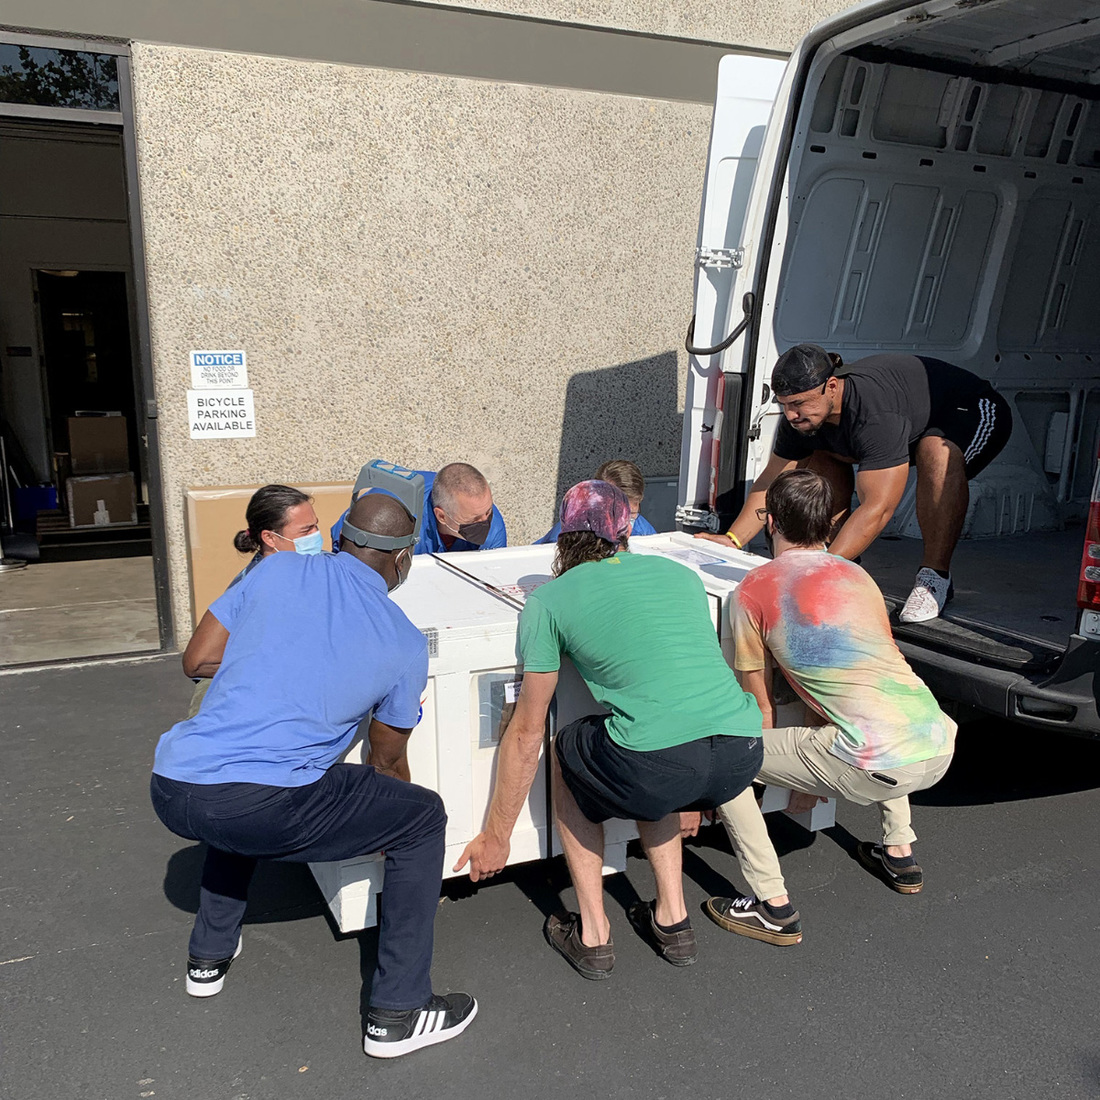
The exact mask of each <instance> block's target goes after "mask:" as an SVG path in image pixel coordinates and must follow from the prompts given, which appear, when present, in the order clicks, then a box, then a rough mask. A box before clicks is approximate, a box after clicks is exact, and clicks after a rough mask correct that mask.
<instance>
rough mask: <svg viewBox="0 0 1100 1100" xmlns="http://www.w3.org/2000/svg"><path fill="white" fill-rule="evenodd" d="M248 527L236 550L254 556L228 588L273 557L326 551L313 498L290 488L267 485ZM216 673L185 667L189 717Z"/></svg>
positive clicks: (252, 506) (248, 514) (253, 503)
mask: <svg viewBox="0 0 1100 1100" xmlns="http://www.w3.org/2000/svg"><path fill="white" fill-rule="evenodd" d="M244 517H245V523H246V524H247V526H246V527H245V529H244V530H243V531H238V532H237V534H236V535H235V536H234V538H233V548H234V549H235V550H236V551H237V553H239V554H251V555H252V557H251V558H250V559H249V560H248V563H247V564H246V565H245V567H244V568H243V569H242V570H241V571H240V572H239V573H237V575H236V576H235V577H234V578H233V579H232V580H231V581H230V582H229V584H228V585H226V588H227V589H229V588H232V587H233V586H234V585H235V584H240V583H241V581H243V580H244V579H245V577H247V576H248V574H249V573H251V572H252V570H253V569H255V568H256V566H257V565H259V564H260V562H262V561H263V560H264V558H267V557H270V556H271V555H272V554H278V553H280V552H282V553H295V554H319V553H321V551H322V550H323V549H324V542H323V539H324V536H323V535H322V534H321V529H320V527H319V526H318V525H317V513H316V512H315V511H314V510H313V498H312V497H309V496H307V495H306V494H305V493H303V492H302V491H301V490H300V489H295V488H293V487H292V486H290V485H264V486H262V487H261V488H259V489H257V490H256V491H255V492H254V493H253V494H252V497H251V499H250V500H249V502H248V508H247V509H246V511H245V514H244ZM215 671H217V670H216V669H214V668H207V669H205V670H204V674H203V675H201V676H198V675H195V674H194V673H193V672H192V671H191V670H190V669H188V667H187V665H186V663H185V664H184V672H185V673H186V674H187V675H188V676H190V677H191V678H192V679H193V680H194V681H195V690H194V691H193V692H192V693H191V704H190V706H189V707H188V708H187V717H188V718H194V717H195V715H196V714H198V712H199V707H201V706H202V701H203V699H205V698H206V693H207V691H208V690H209V688H210V681H211V678H212V677H213V675H214V673H215Z"/></svg>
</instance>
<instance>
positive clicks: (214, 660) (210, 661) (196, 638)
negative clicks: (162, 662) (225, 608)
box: [183, 611, 229, 677]
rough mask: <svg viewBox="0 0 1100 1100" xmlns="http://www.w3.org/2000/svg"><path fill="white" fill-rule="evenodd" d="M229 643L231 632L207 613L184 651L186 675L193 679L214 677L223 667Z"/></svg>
mask: <svg viewBox="0 0 1100 1100" xmlns="http://www.w3.org/2000/svg"><path fill="white" fill-rule="evenodd" d="M228 641H229V631H228V630H226V629H225V627H224V626H222V624H221V623H220V622H218V620H217V619H216V618H214V616H213V615H212V614H211V613H210V612H209V611H207V612H206V614H205V615H203V617H202V618H201V619H200V620H199V625H198V626H197V627H196V628H195V633H194V634H192V635H191V641H189V642H188V643H187V648H186V649H185V650H184V651H183V671H184V674H185V675H187V676H191V677H196V676H205V677H210V676H213V675H214V673H215V672H217V671H218V669H219V668H220V667H221V663H222V657H223V656H224V655H225V643H226V642H228Z"/></svg>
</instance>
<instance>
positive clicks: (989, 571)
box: [862, 526, 1085, 649]
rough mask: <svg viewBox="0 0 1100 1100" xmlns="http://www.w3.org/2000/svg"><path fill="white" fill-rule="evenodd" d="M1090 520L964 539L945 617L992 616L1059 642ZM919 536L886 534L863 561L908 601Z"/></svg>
mask: <svg viewBox="0 0 1100 1100" xmlns="http://www.w3.org/2000/svg"><path fill="white" fill-rule="evenodd" d="M1084 537H1085V535H1084V528H1083V527H1081V526H1074V527H1071V528H1070V529H1068V530H1066V531H1055V532H1050V531H1044V532H1038V533H1036V534H1030V535H1012V536H1009V537H1006V538H999V539H964V540H963V541H962V542H960V543H959V546H958V549H957V550H956V551H955V558H954V561H953V562H952V563H951V575H952V579H953V581H954V584H955V598H954V599H953V600H952V601H951V602H950V603H949V604H948V605H947V611H946V614H947V617H948V618H952V617H954V616H959V617H960V618H963V619H969V620H972V621H976V622H982V623H989V624H990V625H992V626H996V627H999V628H1000V629H1002V630H1008V631H1013V632H1015V633H1017V634H1023V635H1026V636H1027V637H1029V638H1035V639H1037V640H1039V641H1043V642H1046V643H1048V644H1050V645H1053V646H1057V647H1058V648H1059V649H1061V648H1062V647H1063V646H1065V644H1066V639H1067V638H1068V636H1069V635H1070V633H1071V632H1072V631H1073V629H1074V627H1075V625H1076V622H1077V572H1078V569H1079V568H1080V564H1081V545H1082V542H1083V540H1084ZM921 550H922V545H921V542H920V541H919V540H918V539H901V538H881V539H879V540H878V541H877V542H875V543H874V544H873V545H872V546H871V547H870V548H869V549H867V550H865V551H864V553H863V561H862V565H863V567H864V568H865V569H866V570H867V572H868V573H870V574H871V576H872V577H874V578H875V580H876V581H877V582H878V585H879V587H880V588H881V589H882V591H883V593H884V594H885V595H886V596H889V597H892V598H894V599H895V600H897V601H898V602H899V603H900V602H904V601H905V599H906V597H907V596H908V595H909V592H910V590H911V589H912V587H913V578H914V576H915V575H916V572H917V570H918V569H919V568H920V562H921Z"/></svg>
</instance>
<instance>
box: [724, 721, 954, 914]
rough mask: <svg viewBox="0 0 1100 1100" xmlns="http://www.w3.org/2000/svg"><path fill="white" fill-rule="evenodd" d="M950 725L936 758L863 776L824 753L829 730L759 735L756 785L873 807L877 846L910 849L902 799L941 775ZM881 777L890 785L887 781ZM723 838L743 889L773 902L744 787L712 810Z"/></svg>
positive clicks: (777, 892) (769, 859) (773, 869)
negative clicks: (877, 815) (877, 820)
mask: <svg viewBox="0 0 1100 1100" xmlns="http://www.w3.org/2000/svg"><path fill="white" fill-rule="evenodd" d="M946 721H947V722H948V723H950V726H949V728H950V731H951V732H950V741H949V743H948V744H949V751H948V752H947V753H946V754H945V755H943V756H936V757H933V758H932V759H931V760H923V761H921V762H920V763H919V764H906V765H905V766H904V767H901V768H875V769H873V770H872V771H864V770H863V769H862V768H857V767H855V766H854V765H852V764H848V763H846V762H845V761H843V760H841V759H840V758H839V757H837V756H833V754H832V753H831V752H830V751H829V747H830V746H831V745H832V743H833V740H834V739H835V738H836V736H837V735H838V733H839V730H838V729H837V728H836V726H791V727H790V728H788V729H777V730H764V764H763V766H762V767H761V769H760V774H759V775H758V776H757V780H758V781H759V782H761V783H770V784H774V785H775V786H777V787H789V788H790V789H791V790H792V791H802V792H804V793H805V794H816V795H820V796H821V797H823V798H845V799H847V800H848V801H849V802H855V803H856V804H857V805H860V806H868V805H870V804H871V803H872V802H875V803H877V804H878V807H879V813H880V814H881V815H882V842H883V844H898V845H900V844H912V843H913V841H914V840H916V839H917V834H916V833H914V832H913V827H912V825H911V823H910V813H909V797H908V796H909V795H910V794H912V793H913V792H914V791H923V790H925V789H926V788H927V787H931V786H933V785H934V784H936V783H938V782H939V780H940V779H942V778H943V774H944V772H946V771H947V767H948V765H949V764H950V763H951V757H952V755H953V754H954V751H955V731H956V726H955V723H954V722H952V721H951V719H949V718H948V719H946ZM876 775H880V776H886V777H888V779H893V780H895V784H894V785H892V784H890V783H889V782H888V781H887V780H885V779H876V778H875V776H876ZM718 816H719V817H720V818H721V820H722V824H723V825H725V827H726V832H727V833H729V838H730V842H731V843H732V844H733V849H734V851H735V853H736V854H737V860H738V862H739V863H740V864H741V873H742V874H743V875H744V876H745V881H746V882H747V883H748V884H749V889H751V890H752V892H753V893H754V894H755V895H756V896H757V897H758V898H765V899H766V898H775V897H779V896H781V895H782V894H785V893H786V892H787V890H786V887H785V886H784V884H783V875H782V873H781V872H780V870H779V857H778V856H777V855H776V854H775V848H774V847H773V846H772V842H771V840H770V838H769V837H768V828H767V826H766V825H765V824H764V815H763V814H762V813H761V812H760V807H759V806H758V805H757V803H756V798H755V796H754V795H753V791H752V788H751V787H750V788H748V789H747V790H745V791H742V792H741V794H739V795H738V796H737V797H736V798H734V799H732V800H731V801H729V802H727V803H725V805H723V806H720V807H719V808H718Z"/></svg>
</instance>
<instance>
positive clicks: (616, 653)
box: [519, 553, 761, 752]
mask: <svg viewBox="0 0 1100 1100" xmlns="http://www.w3.org/2000/svg"><path fill="white" fill-rule="evenodd" d="M519 651H520V659H521V660H522V661H523V669H524V671H525V672H556V671H557V669H558V668H559V667H560V665H561V655H562V654H563V653H564V654H565V655H566V656H567V657H569V659H570V660H571V661H572V662H573V664H574V665H575V666H576V668H577V671H578V672H579V673H580V674H581V677H582V678H583V679H584V682H585V683H586V684H587V685H588V687H589V690H590V691H591V692H592V695H593V697H594V698H595V699H596V700H597V701H598V702H599V703H601V704H603V706H605V707H607V709H608V710H609V711H610V712H611V715H610V717H609V718H608V721H607V732H608V734H609V735H610V737H611V738H612V740H614V741H615V742H617V743H618V744H619V745H621V746H622V747H623V748H625V749H633V750H635V751H639V752H649V751H651V750H653V749H667V748H670V747H672V746H673V745H683V744H686V743H687V742H688V741H696V740H698V739H700V738H702V737H710V736H711V735H712V734H728V735H731V736H734V737H759V736H760V726H761V718H760V709H759V708H758V707H757V705H756V700H755V699H753V698H752V696H751V695H746V694H745V692H743V691H742V690H741V687H740V685H739V684H738V683H737V680H736V678H735V677H734V674H733V671H732V670H731V669H730V667H729V665H727V664H726V661H725V658H724V657H723V656H722V649H721V647H720V646H719V644H718V636H717V634H716V633H715V630H714V626H713V625H712V623H711V619H710V611H709V609H708V607H707V595H706V591H705V589H704V588H703V582H702V581H701V580H700V579H699V578H698V577H697V576H696V575H695V574H694V573H693V572H692V571H691V570H690V569H688V568H687V567H686V566H683V565H680V564H679V563H678V562H675V561H669V560H668V559H667V558H661V557H657V556H656V555H649V554H628V553H620V554H616V555H615V557H613V558H605V559H604V560H603V561H596V562H586V563H585V564H584V565H578V566H574V568H572V569H570V570H569V572H568V573H565V574H564V575H562V576H560V577H557V578H556V579H555V580H552V581H550V582H549V583H547V584H544V585H542V586H541V587H540V588H538V589H536V590H535V591H534V592H532V593H531V594H530V595H529V596H528V597H527V605H526V606H525V607H524V609H523V614H522V615H520V619H519Z"/></svg>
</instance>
